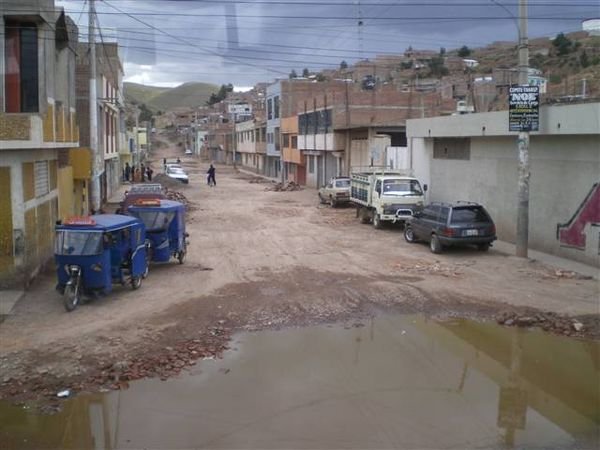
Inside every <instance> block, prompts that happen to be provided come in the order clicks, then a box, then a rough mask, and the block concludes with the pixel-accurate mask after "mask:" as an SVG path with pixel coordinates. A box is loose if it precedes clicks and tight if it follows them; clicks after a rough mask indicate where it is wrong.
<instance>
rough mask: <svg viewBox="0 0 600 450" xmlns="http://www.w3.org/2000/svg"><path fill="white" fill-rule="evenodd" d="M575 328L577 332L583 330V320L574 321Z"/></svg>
mask: <svg viewBox="0 0 600 450" xmlns="http://www.w3.org/2000/svg"><path fill="white" fill-rule="evenodd" d="M573 329H574V330H575V331H577V332H579V331H581V330H583V324H582V323H581V322H578V321H574V322H573Z"/></svg>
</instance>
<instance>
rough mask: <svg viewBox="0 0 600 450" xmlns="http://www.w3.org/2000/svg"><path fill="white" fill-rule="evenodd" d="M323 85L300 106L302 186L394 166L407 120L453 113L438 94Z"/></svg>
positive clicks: (449, 102) (448, 102)
mask: <svg viewBox="0 0 600 450" xmlns="http://www.w3.org/2000/svg"><path fill="white" fill-rule="evenodd" d="M340 83H341V84H340ZM327 84H328V86H327V89H326V91H324V92H322V93H321V94H320V95H315V96H314V97H313V98H312V100H306V101H304V105H301V106H299V109H300V111H301V112H300V113H299V114H298V148H299V149H300V151H301V152H302V154H303V155H304V156H305V157H306V184H307V185H309V186H312V187H319V186H322V185H324V184H326V183H327V181H328V180H329V179H330V178H331V177H332V176H339V175H347V174H348V173H349V172H351V171H352V169H353V168H357V167H365V166H373V165H386V166H389V165H393V164H394V161H396V160H398V159H400V160H401V159H403V155H402V154H398V152H400V153H402V152H404V153H405V152H406V120H407V119H409V118H416V117H430V116H437V115H440V114H451V113H452V112H454V111H455V108H456V106H455V101H454V100H453V99H447V100H443V99H442V97H441V95H440V94H439V93H437V92H427V93H426V92H416V91H415V90H414V89H410V90H409V91H408V92H403V91H399V90H398V89H396V88H395V87H394V86H393V85H386V86H378V87H377V88H376V89H374V90H368V91H366V90H363V89H361V86H360V85H357V84H349V83H345V82H338V83H337V84H335V83H327ZM388 149H389V150H390V151H389V152H388V151H387V150H388ZM400 149H401V150H400ZM392 150H393V151H394V153H393V154H392ZM390 159H391V161H390Z"/></svg>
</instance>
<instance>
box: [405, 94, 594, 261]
mask: <svg viewBox="0 0 600 450" xmlns="http://www.w3.org/2000/svg"><path fill="white" fill-rule="evenodd" d="M598 111H600V104H599V103H582V104H573V105H562V106H542V107H541V109H540V131H539V132H533V133H531V143H530V160H531V182H530V203H529V205H530V223H529V227H530V228H529V245H530V247H531V248H532V249H535V250H539V251H543V252H546V253H551V254H555V255H558V256H561V257H565V258H570V259H573V260H577V261H580V262H583V263H587V264H591V265H594V266H596V267H600V147H599V144H598V143H599V142H600V121H599V119H598ZM407 136H408V144H409V152H410V159H411V161H412V168H413V170H414V172H415V175H416V176H417V177H418V178H419V179H420V181H421V183H427V184H428V185H429V193H428V197H429V198H428V200H429V201H455V200H467V201H475V202H480V203H482V204H483V205H485V207H486V208H487V209H488V210H489V212H490V213H491V215H492V217H493V219H494V221H495V222H496V227H497V233H498V237H499V238H500V239H502V240H505V241H509V242H514V241H515V233H516V218H517V189H518V184H517V180H518V171H517V164H518V161H517V149H516V147H517V136H516V133H509V132H508V112H507V111H498V112H489V113H480V114H468V115H461V116H452V117H438V118H430V119H416V120H409V121H408V122H407Z"/></svg>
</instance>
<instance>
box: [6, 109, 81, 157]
mask: <svg viewBox="0 0 600 450" xmlns="http://www.w3.org/2000/svg"><path fill="white" fill-rule="evenodd" d="M0 142H1V143H2V145H0V149H6V150H9V149H10V150H13V149H39V148H71V147H77V146H78V145H79V127H78V126H77V119H76V117H75V112H74V111H70V112H67V111H65V110H64V108H61V107H59V108H56V109H55V108H54V105H51V104H50V105H48V107H47V110H46V113H45V114H44V115H43V116H42V115H41V114H39V113H0Z"/></svg>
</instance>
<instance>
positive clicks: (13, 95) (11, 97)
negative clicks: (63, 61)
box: [4, 22, 39, 113]
mask: <svg viewBox="0 0 600 450" xmlns="http://www.w3.org/2000/svg"><path fill="white" fill-rule="evenodd" d="M4 58H5V60H4V67H5V71H6V74H5V84H6V88H5V91H6V107H5V111H6V112H9V113H20V112H38V111H39V90H38V89H39V88H38V75H39V74H38V35H37V28H36V26H35V24H33V23H19V22H6V26H5V56H4Z"/></svg>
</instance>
